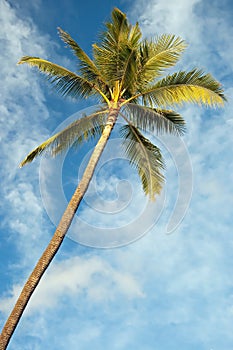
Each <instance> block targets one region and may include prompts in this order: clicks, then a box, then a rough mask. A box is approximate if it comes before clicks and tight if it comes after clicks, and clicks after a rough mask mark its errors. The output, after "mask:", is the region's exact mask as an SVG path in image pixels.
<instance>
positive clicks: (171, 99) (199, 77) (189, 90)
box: [137, 69, 226, 107]
mask: <svg viewBox="0 0 233 350" xmlns="http://www.w3.org/2000/svg"><path fill="white" fill-rule="evenodd" d="M140 95H141V96H142V98H143V102H144V105H155V106H159V107H162V106H171V105H182V104H183V103H184V102H192V103H197V104H199V105H208V106H222V105H223V103H224V101H225V100H226V98H225V96H224V94H223V89H222V87H221V85H220V84H219V82H217V81H216V80H215V79H214V78H213V77H212V76H211V75H210V74H203V72H202V71H201V70H197V69H194V70H192V71H190V72H185V71H181V72H178V73H174V74H172V75H168V76H166V77H165V78H163V79H161V80H160V81H158V82H157V83H156V84H154V85H152V86H150V87H148V89H147V90H146V91H144V92H143V93H142V94H139V95H138V96H140ZM138 96H137V97H138Z"/></svg>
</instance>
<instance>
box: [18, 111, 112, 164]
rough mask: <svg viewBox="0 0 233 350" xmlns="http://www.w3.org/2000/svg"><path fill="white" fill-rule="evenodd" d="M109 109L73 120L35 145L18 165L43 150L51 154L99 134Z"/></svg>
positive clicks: (26, 161) (53, 154) (29, 160)
mask: <svg viewBox="0 0 233 350" xmlns="http://www.w3.org/2000/svg"><path fill="white" fill-rule="evenodd" d="M108 112H109V111H108V110H107V109H106V110H104V109H102V110H100V111H97V112H95V113H93V114H90V115H89V116H85V115H84V116H83V117H82V118H80V119H78V120H76V121H74V122H73V123H71V124H70V125H69V126H67V127H66V128H65V129H64V130H62V131H60V132H58V133H57V134H55V135H53V136H52V137H50V138H49V139H47V140H46V141H45V142H43V143H42V144H41V145H39V146H38V147H36V148H35V149H34V150H33V151H32V152H30V153H29V154H28V155H27V157H26V158H25V159H24V160H23V161H22V162H21V163H20V167H23V166H24V165H25V164H27V163H30V162H32V161H33V159H34V158H36V157H37V156H39V155H41V154H42V153H44V152H48V153H49V154H50V155H52V156H56V155H57V154H59V153H61V152H63V151H65V150H67V149H68V148H70V147H71V146H72V147H77V146H78V145H79V144H81V143H83V142H84V141H85V140H88V139H90V138H92V137H95V136H97V135H99V136H100V135H101V133H102V131H103V128H104V125H105V122H106V119H107V117H106V115H107V114H106V113H108Z"/></svg>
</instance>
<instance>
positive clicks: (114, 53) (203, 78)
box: [0, 8, 225, 350]
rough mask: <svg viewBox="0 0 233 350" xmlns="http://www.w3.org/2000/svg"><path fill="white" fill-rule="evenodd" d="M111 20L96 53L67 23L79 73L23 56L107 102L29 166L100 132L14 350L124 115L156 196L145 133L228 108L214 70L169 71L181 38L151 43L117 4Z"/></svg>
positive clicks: (146, 185) (43, 264) (78, 93)
mask: <svg viewBox="0 0 233 350" xmlns="http://www.w3.org/2000/svg"><path fill="white" fill-rule="evenodd" d="M105 26H106V29H105V30H104V31H103V33H102V35H101V36H100V40H99V43H97V44H94V45H93V57H92V58H90V57H89V56H88V55H87V54H86V53H85V52H84V51H83V50H82V49H81V47H80V46H79V45H78V44H77V43H76V42H75V41H74V40H73V39H72V38H71V37H70V35H69V34H68V33H66V32H64V31H63V30H62V29H60V28H59V34H60V37H61V39H62V40H63V41H64V42H65V43H66V44H67V45H68V46H69V47H70V48H71V49H72V51H73V53H74V54H75V56H76V58H77V61H78V71H77V73H74V72H72V71H70V70H68V69H66V68H63V67H61V66H59V65H57V64H55V63H52V62H49V61H47V60H44V59H41V58H38V57H29V56H25V57H22V58H21V60H20V61H19V64H24V63H26V64H28V65H30V66H34V67H37V68H38V69H39V70H40V71H41V72H43V73H45V75H46V76H47V78H48V79H49V80H50V82H51V83H52V85H53V86H54V87H55V88H56V89H57V90H58V92H60V93H62V94H63V95H65V96H71V97H73V98H80V97H81V98H87V97H96V98H98V101H99V102H100V103H101V104H100V107H99V109H98V110H96V111H94V112H93V113H92V114H91V115H88V116H83V117H82V118H81V119H78V120H76V121H75V122H73V123H72V124H70V125H69V126H68V127H66V128H65V129H64V130H62V131H61V132H59V133H57V134H55V135H53V136H52V137H50V138H49V139H48V140H46V141H45V142H44V143H42V144H41V145H40V146H38V147H37V148H35V149H34V150H33V151H32V152H31V153H29V155H28V156H27V157H26V158H25V159H24V160H23V161H22V163H21V166H24V165H25V164H26V163H29V162H31V161H32V160H33V159H34V158H35V157H37V156H38V155H40V154H42V153H44V152H49V153H50V154H51V155H52V156H55V155H57V154H58V153H60V152H62V151H64V150H65V149H67V148H69V147H70V146H71V145H74V144H79V143H81V142H82V141H83V140H84V139H89V138H91V137H93V136H96V135H100V137H99V140H98V142H97V144H96V146H95V149H94V151H93V153H92V156H91V158H90V160H89V163H88V165H87V167H86V170H85V172H84V174H83V177H82V179H81V181H80V183H79V185H78V186H77V188H76V190H75V192H74V195H73V197H72V198H71V200H70V202H69V204H68V206H67V208H66V210H65V212H64V214H63V216H62V218H61V220H60V223H59V224H58V227H57V229H56V231H55V233H54V236H53V237H52V239H51V241H50V243H49V245H48V247H47V248H46V250H45V251H44V253H43V254H42V256H41V258H40V259H39V261H38V263H37V265H36V267H35V268H34V270H33V272H32V274H31V275H30V277H29V279H28V280H27V282H26V284H25V286H24V287H23V290H22V292H21V294H20V296H19V298H18V301H17V302H16V305H15V307H14V309H13V311H12V313H11V315H10V316H9V318H8V320H7V322H6V324H5V326H4V328H3V331H2V334H1V338H0V340H1V345H0V349H1V350H3V349H6V347H7V345H8V343H9V341H10V338H11V336H12V334H13V332H14V330H15V328H16V326H17V324H18V322H19V320H20V317H21V315H22V313H23V311H24V309H25V307H26V305H27V303H28V301H29V299H30V297H31V295H32V293H33V292H34V290H35V288H36V286H37V285H38V283H39V281H40V279H41V277H42V276H43V274H44V272H45V271H46V269H47V267H48V266H49V264H50V263H51V261H52V259H53V257H54V256H55V254H56V253H57V251H58V249H59V247H60V245H61V243H62V241H63V239H64V237H65V235H66V233H67V231H68V229H69V226H70V224H71V222H72V219H73V217H74V215H75V213H76V211H77V209H78V206H79V204H80V202H81V200H82V198H83V196H84V194H85V192H86V190H87V188H88V185H89V183H90V181H91V178H92V176H93V173H94V170H95V167H96V165H97V163H98V160H99V158H100V156H101V154H102V152H103V150H104V148H105V145H106V143H107V141H108V139H109V137H110V135H111V132H112V130H113V127H114V125H115V123H116V120H117V118H118V117H120V118H123V119H124V121H125V125H123V127H122V128H121V136H122V138H123V147H125V152H126V155H127V156H128V159H129V161H130V163H131V164H132V165H133V166H134V167H135V168H136V169H137V171H138V174H139V176H140V179H141V182H142V186H143V190H144V192H145V194H146V195H148V196H149V198H150V199H154V197H155V196H156V195H158V194H159V193H160V191H161V188H162V185H163V181H164V176H163V159H162V155H161V152H160V150H159V148H158V147H157V146H155V145H154V144H152V142H151V141H150V140H149V139H147V138H146V137H145V136H143V132H144V131H149V132H153V133H161V132H168V133H172V134H176V135H180V134H182V133H183V132H184V130H185V121H184V119H183V118H182V117H181V115H180V114H179V113H177V112H175V111H173V110H170V109H169V110H168V109H167V108H171V107H174V106H179V105H182V104H183V103H185V102H192V103H197V104H199V105H208V106H221V105H223V103H224V101H225V97H224V94H223V90H222V88H221V86H220V84H219V83H218V82H217V81H216V80H215V79H214V78H213V77H212V76H211V75H210V74H205V73H204V72H203V71H201V70H198V69H196V68H195V69H193V70H191V71H179V72H177V73H173V74H170V75H167V76H165V77H162V75H163V73H164V71H165V70H166V69H167V68H170V67H172V66H174V65H175V64H176V62H177V61H178V60H179V58H180V56H181V54H182V53H183V51H184V50H185V48H186V44H185V42H184V41H183V40H182V39H181V38H179V37H175V36H174V35H165V34H164V35H162V36H159V37H156V38H154V39H153V40H150V41H149V40H146V39H142V34H141V31H140V28H139V25H138V23H136V25H131V24H129V22H128V20H127V17H126V15H125V14H124V13H122V12H121V11H120V10H119V9H117V8H115V9H114V10H113V11H112V17H111V20H110V21H109V22H107V23H106V24H105Z"/></svg>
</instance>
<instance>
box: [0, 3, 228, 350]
mask: <svg viewBox="0 0 233 350" xmlns="http://www.w3.org/2000/svg"><path fill="white" fill-rule="evenodd" d="M114 6H118V7H119V8H121V9H122V10H123V11H124V12H126V13H127V14H128V17H129V18H130V20H131V21H132V22H135V21H136V20H138V21H139V23H140V25H141V27H142V30H143V35H144V36H147V37H150V36H153V35H155V34H156V33H158V34H161V33H164V32H165V33H174V34H176V35H180V36H182V37H183V38H184V39H185V40H186V41H187V42H188V44H189V47H188V49H187V51H186V52H185V54H184V56H183V59H182V61H181V62H180V63H179V65H178V69H181V67H182V68H183V69H191V68H193V67H194V66H198V67H200V68H203V69H205V70H206V71H208V72H211V73H212V74H213V75H214V76H215V77H216V78H217V79H218V80H219V81H221V83H222V84H223V86H224V89H225V92H226V95H227V97H228V103H227V104H226V106H225V108H224V109H221V110H207V109H200V108H197V107H193V106H187V107H184V108H182V114H183V115H184V117H185V119H186V120H187V127H188V132H187V134H186V135H185V137H184V138H183V141H184V142H185V144H186V147H187V149H188V153H189V157H190V159H191V167H192V172H191V173H190V167H189V166H187V164H188V161H189V158H188V157H186V158H185V164H186V166H187V168H185V169H186V170H185V169H183V168H182V164H180V163H179V162H178V158H179V155H182V154H184V153H183V152H184V148H182V147H181V150H180V153H179V150H178V151H174V149H173V148H172V147H171V146H172V142H173V141H167V144H166V145H165V146H167V148H166V147H164V154H165V156H166V164H167V172H166V176H167V183H166V186H165V194H164V199H163V202H162V204H163V205H164V208H163V211H162V214H161V216H160V217H159V218H158V215H157V213H155V217H152V218H151V215H148V218H147V219H148V221H149V220H151V221H152V222H153V221H156V219H158V221H157V222H156V223H155V226H154V228H153V229H151V230H150V232H148V233H147V234H146V235H145V236H143V238H141V239H139V240H137V241H136V242H134V243H133V244H130V245H128V246H124V247H122V248H117V249H96V248H91V247H85V246H82V245H78V244H77V243H76V242H74V241H73V240H71V239H69V238H67V239H65V241H64V243H63V246H62V248H61V249H60V251H59V253H58V254H57V256H56V258H55V259H54V261H53V263H52V265H51V267H50V268H49V270H48V271H47V273H46V275H45V276H44V278H43V280H42V281H41V283H40V285H39V287H38V289H37V291H36V292H35V295H34V296H33V297H32V300H31V301H30V303H29V305H28V308H27V310H26V312H25V314H24V316H23V318H22V320H21V322H20V324H19V326H18V328H17V330H16V332H15V334H14V337H13V338H12V340H11V343H10V345H9V349H12V350H18V349H28V350H29V349H33V350H37V349H43V348H49V349H51V350H52V349H80V350H88V349H92V348H93V346H94V347H95V349H97V350H99V349H122V350H126V349H127V350H128V349H136V350H141V349H143V350H152V349H157V350H164V349H166V350H170V349H185V350H193V349H195V350H196V349H198V350H211V349H212V350H215V349H216V350H217V349H226V350H228V349H229V350H230V349H232V346H233V334H232V324H233V281H232V269H233V253H232V251H233V249H232V248H233V239H232V232H231V226H232V225H231V221H232V219H231V217H232V206H233V203H232V202H233V200H232V195H231V193H232V190H233V184H232V176H231V174H232V171H233V163H232V146H233V142H232V129H233V118H232V106H233V102H232V92H233V83H232V81H233V79H232V78H233V60H232V55H233V45H232V43H231V42H232V37H233V25H232V16H233V8H232V5H231V2H230V0H229V1H222V2H221V4H220V3H219V2H217V1H215V0H214V1H209V0H205V1H204V0H202V1H201V0H199V1H198V0H189V1H186V0H177V1H176V2H174V1H172V0H167V1H166V2H165V1H162V0H161V1H160V0H158V1H156V0H147V1H143V0H137V1H134V2H132V1H129V0H122V1H107V0H105V1H101V3H100V4H99V3H98V4H97V2H94V1H93V3H92V1H91V0H86V1H85V2H84V3H82V4H80V5H79V4H77V3H76V2H75V1H74V0H73V1H72V0H69V1H67V2H64V1H61V0H60V1H57V3H56V6H54V2H53V1H51V0H50V1H43V0H36V1H34V2H33V4H29V3H28V2H27V1H21V2H18V1H4V0H0V28H1V30H0V52H1V54H0V60H1V70H0V76H1V85H0V121H1V128H0V138H1V152H0V158H1V169H0V172H1V188H0V191H1V194H0V195H1V199H2V200H1V214H0V215H1V221H0V222H1V224H0V225H1V226H0V228H1V240H0V257H1V261H0V264H1V265H0V276H1V283H0V293H1V295H0V327H2V326H3V324H4V321H5V320H6V318H7V316H8V313H9V312H10V310H11V308H12V306H13V305H14V302H15V300H16V298H17V295H18V293H19V292H20V289H21V287H22V285H23V284H24V282H25V279H26V278H27V277H28V275H29V274H30V272H31V270H32V268H33V267H34V265H35V263H36V261H37V260H38V258H39V257H40V255H41V253H42V252H43V250H44V248H45V247H46V245H47V243H48V241H49V239H50V237H51V235H52V233H53V231H54V226H53V223H52V222H51V220H50V219H49V216H48V214H47V213H46V210H45V208H44V205H43V201H44V196H43V194H42V195H41V192H40V186H39V180H40V177H41V176H42V175H41V168H40V162H39V160H37V161H35V162H34V163H33V164H31V165H29V166H27V167H25V168H24V169H18V164H19V162H20V161H21V160H22V159H23V158H24V156H25V155H26V154H27V153H28V152H29V151H30V150H31V149H32V148H33V147H35V146H36V145H38V144H39V143H41V142H42V141H43V140H44V139H46V138H47V137H49V136H50V135H51V133H52V132H53V131H54V130H55V129H56V128H57V127H58V126H59V125H60V124H61V123H62V122H63V121H64V120H65V119H67V118H69V117H70V116H71V115H72V114H73V113H75V112H77V111H79V110H81V109H83V108H86V107H88V104H87V103H86V102H81V101H79V102H78V103H77V102H76V103H74V102H72V101H70V100H63V99H62V98H61V97H60V96H56V95H55V94H54V93H53V92H51V90H50V89H49V88H48V86H47V84H46V83H45V82H44V79H43V78H42V77H41V76H40V75H39V74H36V73H35V72H34V71H33V70H31V69H29V68H28V67H22V66H16V63H17V61H18V60H19V58H20V57H21V56H23V55H34V56H41V57H43V58H46V59H49V60H52V61H54V62H57V63H59V64H62V65H64V66H66V67H68V68H70V69H75V63H74V60H73V57H72V55H71V53H70V52H69V50H65V49H64V44H63V43H62V42H61V41H60V40H59V37H58V36H57V33H56V28H57V27H58V26H61V27H62V28H63V29H64V30H66V31H68V32H69V33H70V34H71V35H72V36H73V37H74V38H75V39H76V40H77V41H78V42H79V43H80V45H81V46H82V47H83V48H84V49H85V50H87V51H88V52H90V47H91V44H92V43H93V42H94V41H95V40H96V38H97V34H98V31H99V29H100V28H101V25H102V23H103V21H105V20H106V19H107V18H108V16H109V15H110V12H111V10H112V8H113V7H114ZM158 142H161V140H160V141H158ZM86 150H87V149H86V148H82V149H81V151H80V154H79V156H77V157H79V158H78V159H79V162H80V163H81V162H82V159H83V158H84V157H85V151H86ZM174 157H176V159H177V162H178V163H177V162H175V163H174V161H173V159H174ZM110 158H111V156H110ZM121 161H122V162H124V160H121ZM72 162H73V163H72ZM116 162H117V161H116ZM118 162H119V161H118ZM51 164H52V163H51ZM64 164H65V166H64V169H63V173H64V174H63V175H64V176H63V178H64V188H66V189H67V193H68V195H69V193H70V191H71V190H72V188H74V186H75V176H76V175H77V173H78V169H77V165H75V162H74V160H72V159H70V160H68V161H67V164H73V168H72V169H71V170H72V171H70V167H66V163H64ZM116 164H117V163H116ZM118 164H119V165H120V164H122V163H118ZM177 164H178V170H176V165H177ZM51 168H52V166H51ZM42 170H43V167H42ZM112 170H114V174H113V173H110V171H112ZM177 172H178V173H179V172H181V173H182V174H184V175H183V176H182V179H183V186H184V187H183V188H184V189H185V191H184V190H182V188H181V189H179V181H178V176H177ZM99 175H102V176H99V177H98V185H97V187H98V191H99V195H100V198H101V200H102V202H103V203H102V202H101V203H102V205H103V206H102V207H101V210H102V211H104V210H105V211H108V208H109V202H108V201H107V200H109V198H110V199H111V200H112V201H113V202H114V200H116V189H115V184H116V183H118V184H120V186H124V182H122V181H121V182H119V181H120V180H122V179H124V180H127V181H128V182H130V183H131V190H130V191H129V199H130V201H129V205H126V207H124V205H123V204H124V203H128V202H127V200H128V199H125V198H124V197H123V199H122V201H123V204H122V202H120V201H118V202H117V204H116V205H119V207H117V208H120V205H122V208H123V209H122V210H120V211H119V216H117V213H114V216H111V215H110V214H109V212H107V214H106V215H103V213H99V212H98V211H97V210H95V209H96V208H97V209H98V210H99V209H100V208H98V207H96V206H98V205H99V204H98V203H99V201H100V200H99V199H98V198H94V199H93V201H94V202H93V203H94V204H93V207H92V208H88V205H86V206H83V208H82V213H81V214H82V218H83V221H84V222H87V221H88V220H89V221H88V223H89V225H96V226H99V227H100V228H103V227H107V226H108V225H109V222H110V221H111V219H110V220H109V217H110V218H112V217H113V219H112V221H113V227H114V228H116V227H121V226H122V227H123V226H124V225H125V222H126V221H125V219H127V218H129V219H130V222H131V225H130V230H129V232H134V231H135V229H137V228H138V226H135V225H134V222H133V221H134V220H135V219H137V218H138V217H139V216H140V215H141V212H145V207H146V204H144V203H146V199H144V200H143V197H142V193H141V190H140V184H139V183H138V181H137V178H136V174H135V173H134V172H132V173H131V172H130V169H129V168H128V167H127V166H125V167H124V173H123V174H122V173H120V172H118V171H116V166H114V165H113V162H112V161H110V162H108V163H107V167H106V168H105V167H103V168H101V169H100V172H99ZM109 177H110V178H109ZM190 177H192V181H190ZM190 186H192V187H193V193H192V199H191V203H190V206H189V208H188V211H187V214H186V216H185V218H184V220H183V221H182V223H181V224H180V226H179V227H178V228H177V229H176V230H175V231H174V232H173V233H172V234H170V235H168V234H166V232H167V223H168V221H169V218H170V215H171V214H172V210H173V208H174V205H175V201H176V197H177V193H178V191H179V190H181V192H182V195H183V196H184V198H185V193H187V192H188V191H189V190H190ZM106 188H107V190H108V192H107V194H104V190H105V189H106ZM120 189H121V187H119V188H118V190H119V191H120ZM123 189H124V187H123ZM123 192H124V191H122V192H120V193H121V195H122V196H123V194H124V193H123ZM108 196H109V197H108ZM88 198H89V199H91V198H92V193H89V197H87V199H88ZM120 199H121V198H120ZM46 200H48V201H49V199H48V198H46ZM131 200H132V201H131ZM186 200H187V201H188V199H187V198H186ZM95 201H96V202H95ZM143 201H144V202H143ZM54 203H55V204H57V206H58V210H59V208H60V207H61V203H60V201H59V198H56V197H54V202H53V203H50V204H49V205H50V207H49V208H51V210H52V208H53V207H52V206H53V204H54ZM111 203H112V202H111ZM119 203H120V204H119ZM87 204H88V200H87ZM138 204H139V209H138ZM93 208H94V209H93ZM182 210H183V209H182ZM182 210H181V211H182ZM146 224H147V222H145V225H146ZM146 226H147V225H146ZM92 231H93V230H92ZM118 238H119V237H118Z"/></svg>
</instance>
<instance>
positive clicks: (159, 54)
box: [138, 34, 187, 83]
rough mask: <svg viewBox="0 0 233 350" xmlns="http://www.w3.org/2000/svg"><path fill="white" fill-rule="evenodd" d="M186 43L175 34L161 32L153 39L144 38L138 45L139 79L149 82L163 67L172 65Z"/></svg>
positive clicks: (162, 70) (159, 73)
mask: <svg viewBox="0 0 233 350" xmlns="http://www.w3.org/2000/svg"><path fill="white" fill-rule="evenodd" d="M186 47H187V45H186V44H185V42H184V41H183V40H182V39H181V38H180V37H176V36H175V35H170V34H163V35H161V36H157V37H156V38H155V39H154V40H153V41H150V42H149V41H148V40H144V41H143V42H142V43H141V47H140V63H141V66H142V67H141V70H140V73H139V76H138V79H139V81H143V83H144V82H147V83H148V82H151V81H153V80H154V79H155V78H157V77H158V76H160V75H161V73H163V72H164V70H165V69H167V68H170V67H173V66H174V65H175V64H176V63H177V61H178V60H179V58H180V56H181V54H182V53H183V51H184V50H185V48H186Z"/></svg>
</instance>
